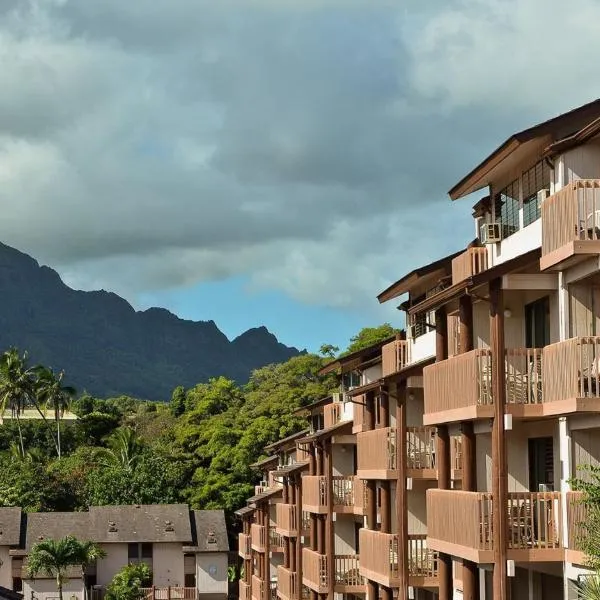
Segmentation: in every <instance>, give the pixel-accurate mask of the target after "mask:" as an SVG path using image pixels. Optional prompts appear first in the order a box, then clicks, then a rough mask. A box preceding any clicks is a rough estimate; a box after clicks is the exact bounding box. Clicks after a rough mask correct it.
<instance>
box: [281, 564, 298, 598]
mask: <svg viewBox="0 0 600 600" xmlns="http://www.w3.org/2000/svg"><path fill="white" fill-rule="evenodd" d="M297 585H298V574H297V573H296V572H295V571H290V570H289V569H286V568H285V567H283V566H278V567H277V595H278V596H279V597H280V598H281V599H282V600H297V598H298V593H297V589H298V588H297Z"/></svg>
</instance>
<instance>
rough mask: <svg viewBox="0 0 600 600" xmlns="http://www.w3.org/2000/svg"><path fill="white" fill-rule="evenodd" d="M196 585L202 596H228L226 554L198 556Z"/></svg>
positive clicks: (203, 554)
mask: <svg viewBox="0 0 600 600" xmlns="http://www.w3.org/2000/svg"><path fill="white" fill-rule="evenodd" d="M211 567H212V569H211ZM211 571H212V572H211ZM196 585H197V587H198V592H199V593H200V594H225V595H227V553H226V552H221V553H219V552H203V553H199V554H197V555H196Z"/></svg>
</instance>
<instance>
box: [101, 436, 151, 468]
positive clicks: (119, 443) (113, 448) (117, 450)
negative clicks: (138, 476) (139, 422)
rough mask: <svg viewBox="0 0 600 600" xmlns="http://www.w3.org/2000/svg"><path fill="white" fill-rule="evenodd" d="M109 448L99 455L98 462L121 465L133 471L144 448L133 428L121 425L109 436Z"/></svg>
mask: <svg viewBox="0 0 600 600" xmlns="http://www.w3.org/2000/svg"><path fill="white" fill-rule="evenodd" d="M107 445H108V448H103V449H102V451H101V452H100V453H99V455H98V462H99V463H100V464H101V465H102V466H107V467H115V466H116V467H120V468H121V469H123V470H125V471H127V472H131V470H132V469H133V467H134V466H135V464H136V462H137V460H138V459H139V457H140V454H141V453H142V449H143V443H142V441H141V440H140V438H139V437H138V435H137V434H136V432H135V431H134V430H133V429H131V427H120V428H119V429H117V430H116V431H115V432H114V433H113V434H112V435H111V436H110V438H108V444H107Z"/></svg>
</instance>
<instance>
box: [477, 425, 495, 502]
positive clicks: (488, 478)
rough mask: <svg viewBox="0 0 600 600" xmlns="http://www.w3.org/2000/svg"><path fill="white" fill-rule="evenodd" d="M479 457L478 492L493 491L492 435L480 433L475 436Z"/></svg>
mask: <svg viewBox="0 0 600 600" xmlns="http://www.w3.org/2000/svg"><path fill="white" fill-rule="evenodd" d="M475 450H476V456H477V491H478V492H491V491H492V434H491V433H480V434H478V435H477V436H475Z"/></svg>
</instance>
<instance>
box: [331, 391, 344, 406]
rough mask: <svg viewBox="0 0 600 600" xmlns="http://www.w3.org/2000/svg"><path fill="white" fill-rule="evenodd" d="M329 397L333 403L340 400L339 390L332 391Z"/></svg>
mask: <svg viewBox="0 0 600 600" xmlns="http://www.w3.org/2000/svg"><path fill="white" fill-rule="evenodd" d="M331 397H332V398H333V401H334V402H335V403H338V402H341V401H342V394H341V393H340V392H333V394H331Z"/></svg>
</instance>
